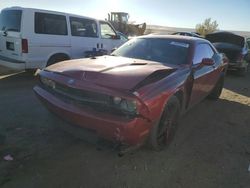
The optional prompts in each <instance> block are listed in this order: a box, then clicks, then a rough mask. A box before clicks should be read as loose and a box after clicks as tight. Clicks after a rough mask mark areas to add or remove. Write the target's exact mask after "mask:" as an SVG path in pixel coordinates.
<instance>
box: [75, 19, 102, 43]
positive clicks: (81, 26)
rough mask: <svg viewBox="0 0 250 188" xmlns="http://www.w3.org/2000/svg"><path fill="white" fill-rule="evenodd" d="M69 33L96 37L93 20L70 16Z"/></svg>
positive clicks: (95, 27)
mask: <svg viewBox="0 0 250 188" xmlns="http://www.w3.org/2000/svg"><path fill="white" fill-rule="evenodd" d="M70 28H71V35H72V36H78V37H95V38H96V37H98V35H97V24H96V22H95V20H90V19H85V18H76V17H70Z"/></svg>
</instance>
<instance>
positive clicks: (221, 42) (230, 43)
mask: <svg viewBox="0 0 250 188" xmlns="http://www.w3.org/2000/svg"><path fill="white" fill-rule="evenodd" d="M206 39H207V40H209V41H210V42H211V43H212V44H213V45H214V46H215V48H216V49H217V50H218V51H219V52H221V53H224V54H226V56H227V58H228V60H229V65H228V70H236V71H238V73H239V74H240V75H242V76H244V75H245V74H246V72H247V70H248V65H249V62H250V51H249V44H248V43H247V41H246V40H245V38H244V37H242V36H239V35H236V34H234V33H231V32H224V31H219V32H214V33H211V34H208V35H206Z"/></svg>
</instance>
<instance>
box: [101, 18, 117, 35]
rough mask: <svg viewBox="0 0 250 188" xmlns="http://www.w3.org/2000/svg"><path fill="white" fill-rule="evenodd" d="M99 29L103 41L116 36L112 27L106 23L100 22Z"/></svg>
mask: <svg viewBox="0 0 250 188" xmlns="http://www.w3.org/2000/svg"><path fill="white" fill-rule="evenodd" d="M100 27H101V36H102V38H104V39H112V38H113V37H115V36H116V33H115V31H114V30H113V29H112V27H111V26H110V25H109V24H108V23H106V22H100Z"/></svg>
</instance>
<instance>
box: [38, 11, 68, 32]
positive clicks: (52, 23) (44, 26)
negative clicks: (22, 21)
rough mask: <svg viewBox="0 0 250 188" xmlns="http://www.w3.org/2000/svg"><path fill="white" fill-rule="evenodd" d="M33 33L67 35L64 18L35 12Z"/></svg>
mask: <svg viewBox="0 0 250 188" xmlns="http://www.w3.org/2000/svg"><path fill="white" fill-rule="evenodd" d="M35 33H38V34H50V35H68V31H67V23H66V17H65V16H63V15H56V14H48V13H41V12H36V13H35Z"/></svg>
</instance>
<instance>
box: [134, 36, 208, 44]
mask: <svg viewBox="0 0 250 188" xmlns="http://www.w3.org/2000/svg"><path fill="white" fill-rule="evenodd" d="M138 38H160V39H175V40H178V41H182V42H186V43H191V44H196V43H202V42H203V43H204V42H206V43H210V42H209V41H207V40H206V39H203V38H198V37H190V36H182V35H143V36H140V37H138Z"/></svg>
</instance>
